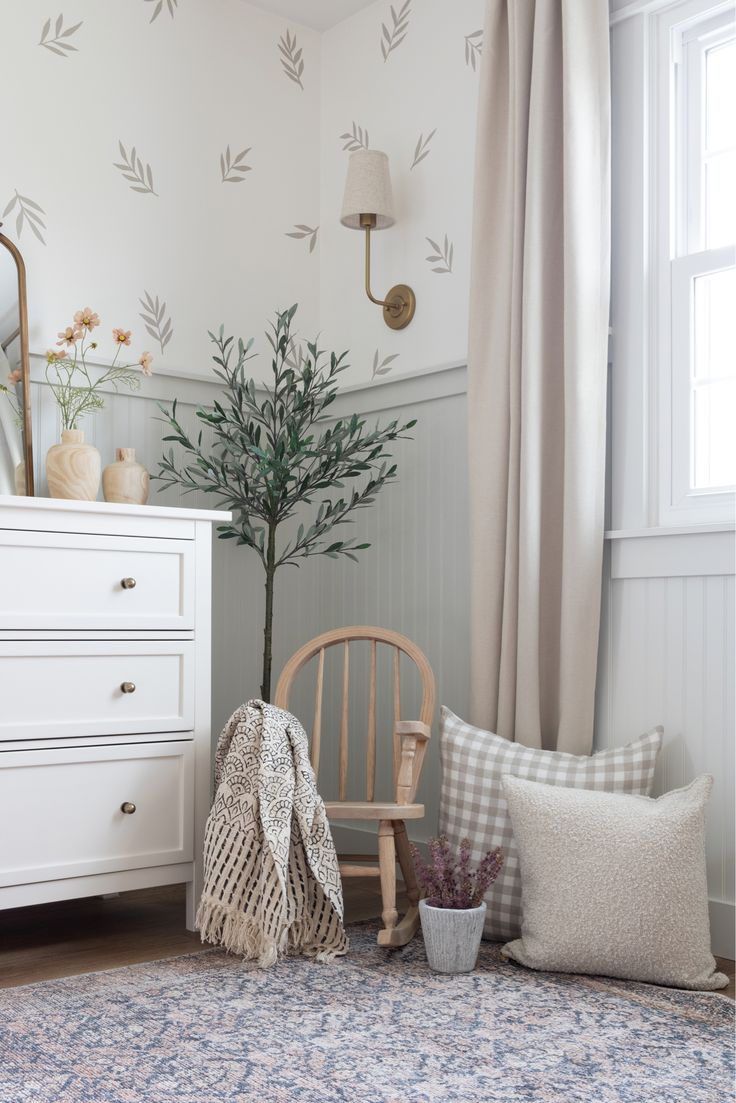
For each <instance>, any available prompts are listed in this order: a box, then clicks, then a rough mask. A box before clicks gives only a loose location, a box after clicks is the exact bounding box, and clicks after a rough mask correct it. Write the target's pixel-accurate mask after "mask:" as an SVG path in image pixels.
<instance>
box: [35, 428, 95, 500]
mask: <svg viewBox="0 0 736 1103" xmlns="http://www.w3.org/2000/svg"><path fill="white" fill-rule="evenodd" d="M101 469H102V461H101V459H100V453H99V452H98V451H97V449H96V448H95V446H94V445H93V444H85V443H84V432H83V431H82V430H81V429H62V432H61V444H54V445H52V446H51V448H49V450H48V452H47V453H46V479H47V480H48V484H49V494H50V495H51V497H52V498H71V499H74V500H76V501H82V502H94V501H95V500H96V498H97V492H98V490H99V489H100V471H101Z"/></svg>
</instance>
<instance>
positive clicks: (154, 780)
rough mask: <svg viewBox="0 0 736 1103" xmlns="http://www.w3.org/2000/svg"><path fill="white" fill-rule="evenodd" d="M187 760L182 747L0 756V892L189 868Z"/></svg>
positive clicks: (189, 752) (187, 750) (188, 751)
mask: <svg viewBox="0 0 736 1103" xmlns="http://www.w3.org/2000/svg"><path fill="white" fill-rule="evenodd" d="M193 755H194V747H193V745H192V744H191V743H185V742H171V743H153V744H151V743H149V744H144V745H142V746H141V745H139V746H122V747H84V748H74V749H61V750H43V751H6V752H4V753H0V887H4V886H7V885H20V884H28V883H31V882H37V881H53V880H57V879H59V878H64V877H84V876H89V875H92V874H96V873H110V872H113V871H116V870H127V869H140V868H142V867H145V866H160V865H170V864H173V863H177V862H187V861H191V860H192V857H193V853H192V847H193V843H192V835H193V824H192V803H193V777H194V774H193ZM124 804H125V805H126V806H127V808H128V813H127V814H126V813H124V812H123V811H122V806H123V805H124ZM133 807H134V808H135V811H131V809H132V808H133Z"/></svg>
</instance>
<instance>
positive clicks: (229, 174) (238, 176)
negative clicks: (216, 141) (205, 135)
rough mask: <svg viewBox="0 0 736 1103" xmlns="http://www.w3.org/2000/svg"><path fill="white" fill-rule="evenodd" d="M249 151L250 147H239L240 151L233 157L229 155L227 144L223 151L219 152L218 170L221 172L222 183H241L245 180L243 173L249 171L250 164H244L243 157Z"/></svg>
mask: <svg viewBox="0 0 736 1103" xmlns="http://www.w3.org/2000/svg"><path fill="white" fill-rule="evenodd" d="M250 151H251V147H250V146H248V148H247V149H241V151H240V153H236V154H235V156H234V157H231V155H230V146H228V147H227V148H226V150H225V152H224V153H221V154H220V171H221V173H222V182H223V184H242V182H243V180H245V173H246V172H250V171H251V168H252V166H251V165H246V163H245V158H246V157H247V156H248V154H249V153H250Z"/></svg>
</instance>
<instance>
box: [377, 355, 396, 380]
mask: <svg viewBox="0 0 736 1103" xmlns="http://www.w3.org/2000/svg"><path fill="white" fill-rule="evenodd" d="M398 358H399V353H398V352H394V353H392V354H391V356H384V358H383V359H382V360H381V358H380V353H379V351H378V349H376V351H375V354H374V356H373V371H372V373H371V379H375V378H376V376H378V375H388V373H389V372H390V371H391V364H393V362H394V360H398Z"/></svg>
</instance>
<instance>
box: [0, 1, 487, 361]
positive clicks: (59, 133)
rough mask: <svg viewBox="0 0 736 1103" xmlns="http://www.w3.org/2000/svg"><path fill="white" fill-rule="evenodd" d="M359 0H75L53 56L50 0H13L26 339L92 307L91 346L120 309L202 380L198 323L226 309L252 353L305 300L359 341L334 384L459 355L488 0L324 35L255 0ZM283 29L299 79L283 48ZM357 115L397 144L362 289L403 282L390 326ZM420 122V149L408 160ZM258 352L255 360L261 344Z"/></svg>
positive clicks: (153, 344) (12, 76)
mask: <svg viewBox="0 0 736 1103" xmlns="http://www.w3.org/2000/svg"><path fill="white" fill-rule="evenodd" d="M362 2H363V0H348V2H347V3H344V2H343V0H339V2H338V0H310V3H309V4H307V5H305V4H303V3H302V0H299V3H298V4H297V3H296V2H295V0H259V6H257V7H256V6H254V5H253V4H251V3H247V2H244V0H187V2H186V3H183V2H182V3H178V4H177V3H176V2H175V0H161V3H159V0H107V2H106V3H105V4H104V5H102V4H101V3H100V2H99V0H75V3H74V7H73V9H72V8H68V9H65V11H64V16H63V24H62V25H61V27H60V29H59V32H58V33H59V35H60V38H59V43H60V45H55V46H54V41H53V40H54V36H55V35H56V33H57V32H56V16H55V15H54V17H53V19H52V22H51V24H50V26H49V29H48V31H47V35H46V41H47V43H48V44H50V45H52V46H54V49H56V50H58V49H62V51H63V52H64V53H65V55H66V56H59V54H58V53H55V52H53V50H50V49H48V48H46V47H44V46H43V45H40V40H41V38H42V35H43V31H44V26H45V23H46V20H47V18H48V15H49V12H48V11H47V9H46V7H45V6H44V5H43V4H42V2H41V0H4V4H3V32H4V34H3V39H4V44H5V46H6V49H5V51H4V58H3V77H4V82H5V86H6V88H11V89H15V90H18V94H16V95H14V98H13V102H14V106H13V110H12V111H9V112H6V117H5V119H4V125H3V156H2V158H0V212H2V211H3V210H4V209H5V208H6V207H7V206H8V205H9V204H10V203H11V202H12V201H13V200H14V198H15V193H16V190H17V191H18V193H19V194H20V195H21V196H23V197H25V198H26V199H27V200H28V201H29V204H34V205H36V204H37V205H38V207H36V206H29V208H28V209H29V211H30V213H31V214H36V215H37V216H38V218H39V219H40V221H39V222H38V223H37V224H36V225H37V228H38V230H39V234H40V236H41V237H42V238H43V241H41V240H39V238H38V237H36V236H35V235H34V232H33V224H32V222H31V221H29V219H28V218H26V219H25V220H24V223H23V225H22V226H21V228H20V231H19V230H18V226H17V225H16V217H17V215H18V212H19V205H18V202H17V201H16V203H15V205H14V207H13V209H12V210H11V211H10V213H9V215H8V216H7V225H6V227H5V229H6V232H8V233H9V234H10V236H11V237H13V238H14V239H15V240H17V241H18V243H19V245H20V247H21V249H22V251H23V254H24V256H25V259H26V264H27V269H28V280H29V303H30V324H31V349H32V351H33V352H43V351H44V350H45V349H46V348H47V347H49V346H51V345H52V344H53V343H54V341H55V339H56V333H57V330H59V329H60V328H61V327H62V326H64V325H66V324H67V323H68V322H69V321H70V320H71V315H72V314H73V312H74V311H75V310H77V309H79V308H80V307H83V306H87V305H89V306H91V307H93V308H94V309H96V310H97V311H98V313H99V314H100V316H101V318H102V321H103V327H102V330H101V331H98V333H99V334H101V338H100V354H101V357H102V358H104V357H105V355H106V354H109V353H110V352H111V349H110V344H109V331H110V329H111V328H112V326H123V327H125V328H127V329H131V330H132V331H133V337H134V344H133V347H132V348H131V350H130V351H131V353H133V352H135V354H136V356H137V355H139V354H140V352H142V351H143V350H144V349H146V350H149V351H151V352H152V353H153V355H154V357H155V363H154V369H155V370H158V371H165V370H167V369H168V370H171V371H180V372H184V373H189V374H193V375H200V376H209V374H210V370H211V351H212V350H211V346H210V342H209V339H208V337H207V330H208V329H213V328H216V327H218V326H219V325H220V323H221V322H223V323H224V325H225V327H226V330H227V331H228V332H233V333H235V334H236V335H242V336H244V337H247V336H251V335H255V336H256V338H257V341H258V347H260V348H261V349H263V348H264V346H265V342H264V340H263V337H262V333H263V329H264V327H265V325H266V323H267V321H268V320H269V319H270V318H271V316H272V313H273V311H274V310H275V309H276V307H279V308H285V307H287V306H288V305H290V304H291V303H292V302H297V301H298V302H299V304H300V312H299V315H298V328H299V332H300V333H301V334H302V335H304V336H310V337H311V336H313V335H314V334H315V333H317V331H319V330H321V332H322V334H323V338H322V340H323V343H324V344H326V345H327V346H328V347H332V348H335V349H336V350H338V351H341V350H343V349H349V350H350V362H351V365H352V366H351V368H350V371H349V372H348V373H346V375H345V376H344V380H345V382H361V381H362V382H365V381H368V380H370V379H371V377H372V370H373V363H374V358H375V356H376V354H377V355H378V361H379V365H380V364H381V363H382V362H383V361H384V360H385V359H386V358H387V357H395V359H393V360H391V361H389V363H388V364H387V365H385V367H386V368H387V369H388V373H391V374H393V375H398V374H404V373H407V372H418V371H423V370H427V369H429V368H432V367H435V366H440V365H444V364H447V363H451V362H455V361H460V360H463V359H464V358H465V355H466V347H467V304H468V284H469V270H470V268H469V266H470V233H471V207H472V186H473V183H472V181H473V160H474V147H475V113H476V99H477V86H478V71H477V69H478V64H477V63H478V61H479V53H478V49H477V48H479V47H480V45H481V36H480V34H479V33H476V32H480V30H481V27H482V15H483V6H484V5H483V0H462V3H452V4H451V3H447V2H446V0H408V2H407V0H403V3H396V2H394V4H393V10H394V11H395V12H396V13H397V16H398V17H399V20H400V24H399V29H398V31H396V29H395V25H394V21H393V16H392V5H391V4H390V3H389V2H388V0H379V2H377V3H371V4H369V5H368V6H363V7H362V10H359V11H357V12H356V13H355V14H352V16H350V17H349V18H345V19H342V21H341V22H339V23H337V24H336V25H335V26H333V27H332V29H330V30H328V31H326V32H325V33H324V34H322V35H320V34H319V33H317V32H316V31H313V30H310V29H308V28H305V27H304V26H301V25H299V24H297V23H289V22H288V21H286V20H285V19H284V18H282V17H281V16H280V15H277V14H274V13H273V12H270V11H268V12H267V11H264V10H262V6H260V5H261V4H266V5H268V6H273V7H275V8H276V7H277V8H279V9H281V8H282V7H283V9H284V10H294V11H296V10H299V12H300V14H301V16H302V19H303V20H304V19H306V18H307V17H308V18H311V19H313V20H314V21H315V22H318V21H319V20H318V17H320V13H321V18H323V19H325V20H327V19H328V18H333V17H334V15H335V13H336V12H337V11H338V9H339V10H340V11H342V12H347V13H348V14H349V13H350V12H354V10H355V7H356V6H358V4H359V3H362ZM284 4H286V5H287V6H286V7H284ZM289 4H290V7H288V5H289ZM320 5H321V7H320ZM402 12H403V13H404V14H403V15H402V14H401V13H402ZM80 21H81V26H80V27H79V28H78V29H77V30H75V31H73V33H72V34H67V33H66V32H67V31H68V29H69V28H72V27H74V25H75V24H76V23H78V22H80ZM402 24H405V26H403V27H402ZM384 26H385V28H386V30H385V31H384ZM287 33H288V34H289V35H290V36H291V35H294V36H295V37H296V41H295V42H294V41H293V39H292V38H290V39H289V42H290V44H291V47H290V48H291V51H292V54H293V55H294V56H295V61H294V64H295V65H296V67H297V70H298V73H297V76H298V79H297V80H295V79H289V76H288V75H287V72H286V68H287V67H288V60H286V59H285V58H284V55H283V52H281V51H280V50H279V41H280V40H283V38H284V36H286V35H287ZM467 35H471V36H474V37H472V38H471V39H469V45H466V37H465V36H467ZM399 39H401V41H398V40H399ZM392 44H393V48H392V49H390V50H388V46H389V45H392ZM382 45H383V47H384V49H386V56H385V57H384V52H383V50H382ZM65 46H66V47H72V46H73V47H76V49H74V50H65V49H64V47H65ZM471 47H472V49H471ZM300 51H301V52H300ZM474 63H475V64H474ZM302 64H303V70H302V69H301V66H302ZM353 123H355V125H356V127H362V128H363V140H367V141H369V143H370V146H371V147H372V148H377V149H383V150H385V151H386V152H387V153H388V154H389V156H390V159H391V170H392V175H393V183H394V191H395V196H396V207H397V224H396V226H395V227H393V228H391V229H390V230H387V231H384V232H382V233H380V234H376V235H375V241H374V277H373V285H374V286H373V290H374V293H376V294H378V295H381V294H383V293H385V292H386V291H387V290H388V288H389V287H390V286H391V285H392V284H394V283H399V282H405V283H409V284H410V285H411V286H413V287H414V289H415V291H416V294H417V300H418V302H417V313H416V316H415V318H414V321H413V322H412V323H411V325H410V326H409V328H408V329H406V330H404V331H403V332H400V333H394V332H393V331H391V330H389V329H388V328H387V327H386V326H385V325H384V322H383V319H382V315H381V311H380V309H379V308H378V307H376V306H373V305H372V304H371V303H369V302H368V300H367V299H366V297H365V293H364V291H363V241H362V237H361V235H360V234H358V233H355V232H354V231H349V230H346V229H344V228H343V227H342V226H341V225H340V223H339V214H340V207H341V201H342V191H343V186H344V180H345V172H346V168H347V159H348V156H349V154H348V152H347V151H345V150H344V149H343V147H344V146H345V145H346V139H344V138H342V137H341V135H344V134H346V133H349V132H351V131H352V127H353ZM366 132H367V137H366ZM432 132H434V133H433V135H432V137H431V138H430V137H429V136H430V134H432ZM420 136H421V137H422V138H423V141H424V142H425V143H426V144H424V145H423V146H422V152H424V153H426V156H424V157H423V158H422V159H421V162H420V163H418V164H416V165H415V167H414V168H412V167H411V166H412V162H413V160H414V155H415V150H416V148H417V143H418V142H419V140H420ZM119 143H122V145H123V147H124V149H125V152H126V154H127V155H128V156H130V155H131V151H132V150H133V149H135V152H136V158H139V159H140V162H141V165H140V168H141V169H142V171H143V173H144V180H143V184H142V185H138V184H137V183H136V182H135V181H130V180H126V179H125V178H124V175H123V172H122V171H121V170H120V169H118V168H116V167H115V164H116V163H120V162H121V159H122V157H121V152H120V148H119ZM228 146H229V149H230V155H231V158H232V159H234V158H235V157H236V156H237V154H239V153H240V152H241V151H242V150H246V149H247V150H248V152H247V154H245V155H244V157H243V159H242V161H241V162H240V164H243V165H248V166H249V167H250V171H248V172H246V173H242V174H240V175H241V176H242V180H241V181H240V182H239V183H229V182H227V183H223V181H222V169H221V164H220V158H221V155H223V154H224V153H225V151H226V150H227V148H228ZM148 166H150V170H151V180H152V186H153V190H154V192H155V193H156V194H151V193H150V192H148V191H143V192H139V191H135V190H134V188H135V187H138V186H142V187H144V188H147V187H148V182H147V171H148ZM236 168H237V166H236ZM230 175H231V176H234V177H235V178H237V177H238V173H237V172H236V171H233V170H231V172H230ZM38 208H40V210H39V209H38ZM0 217H1V216H0ZM298 226H302V227H306V228H307V230H317V229H318V227H319V230H318V233H317V234H316V235H315V237H314V238H312V236H311V235H309V234H307V236H304V237H302V238H292V237H288V236H287V234H289V233H292V232H295V233H305V232H306V231H304V230H299V229H297V227H298ZM445 237H446V238H447V251H448V257H447V260H448V263H445V262H438V263H436V262H432V263H430V262H429V261H428V260H427V259H426V258H427V257H428V256H430V255H432V254H433V249H432V247H431V246H430V245H429V243H428V241H427V239H428V238H431V239H432V240H433V241H435V242H436V243H437V244H438V245H439V246H440V251H442V250H444V248H445ZM313 241H314V248H313V249H312V250H311V251H310V245H311V244H312V242H313ZM450 250H451V257H450ZM450 261H451V263H450ZM449 267H451V269H452V270H451V271H449V272H444V271H441V272H435V271H432V269H433V268H440V269H442V268H449ZM146 292H148V293H149V294H150V295H151V296H152V298H153V299H154V300H155V299H156V297H158V300H159V305H160V306H162V304H165V311H164V312H163V313H162V316H161V325H162V326H164V325H166V322H167V321H168V320H169V319H170V321H171V327H172V330H173V336H172V338H171V340H170V341H169V343H168V344H167V345H166V346H165V348H164V350H163V351H162V349H161V347H160V343H159V342H157V340H156V339H155V338H154V337H151V336H150V335H149V334H148V333H147V332H146V330H145V325H144V322H143V320H142V318H141V317H140V314H141V311H142V307H141V304H140V299H142V298H144V297H145V294H146ZM162 310H163V307H162ZM96 335H97V334H96ZM252 369H253V372H254V373H255V374H257V375H261V376H263V375H265V374H266V372H267V371H268V360H267V359H262V360H260V361H254V362H253V365H252ZM379 378H380V376H379Z"/></svg>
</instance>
